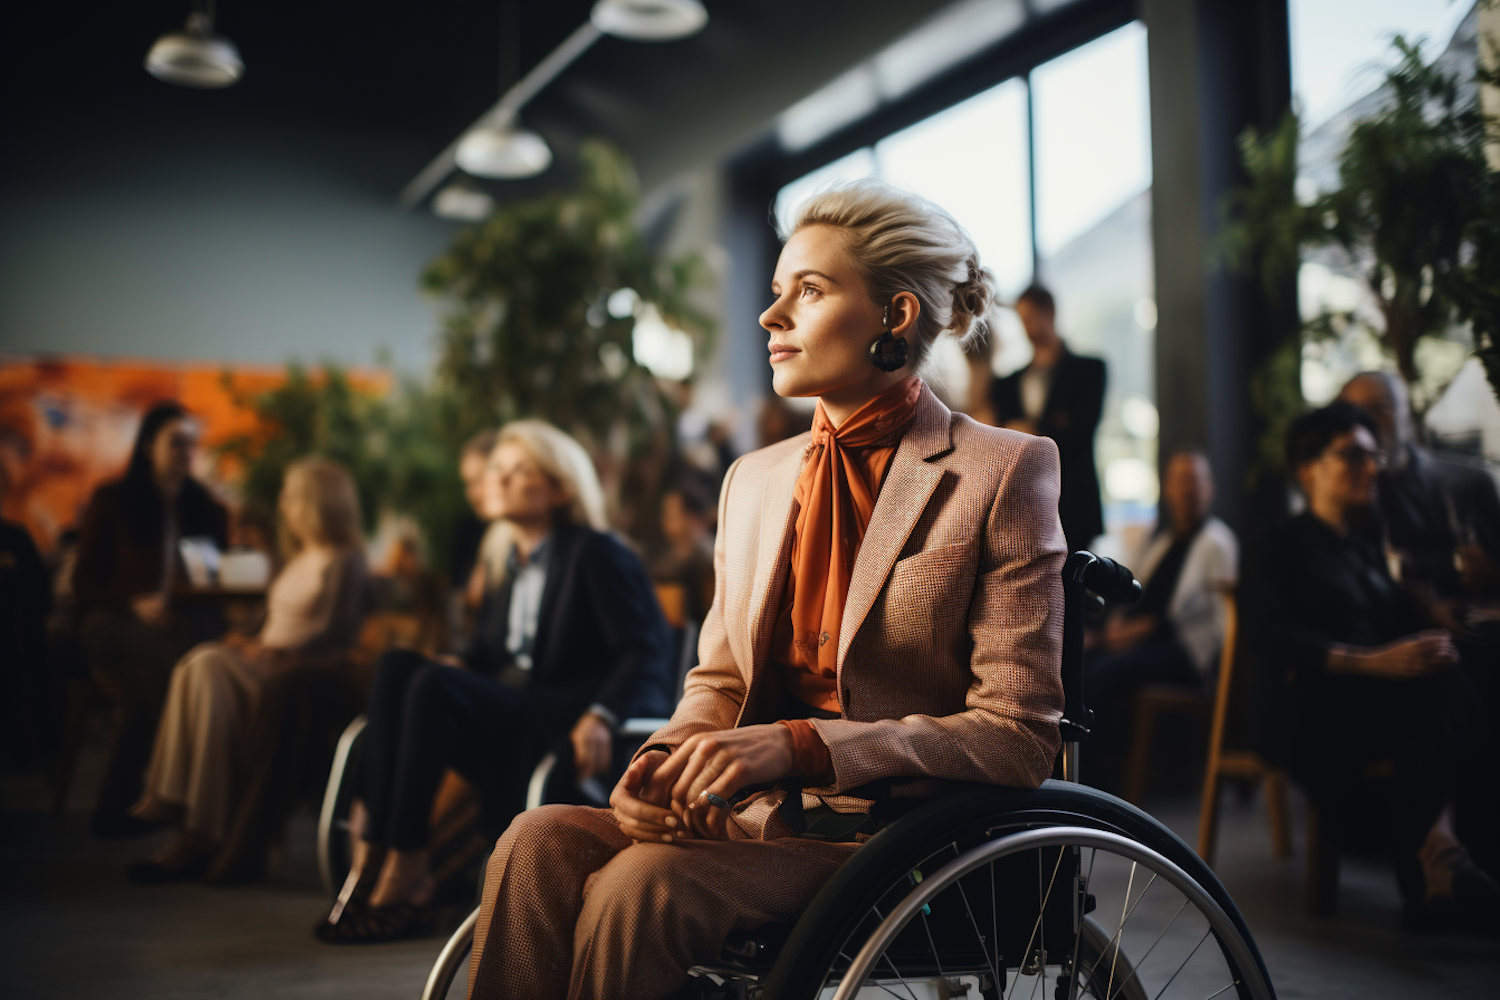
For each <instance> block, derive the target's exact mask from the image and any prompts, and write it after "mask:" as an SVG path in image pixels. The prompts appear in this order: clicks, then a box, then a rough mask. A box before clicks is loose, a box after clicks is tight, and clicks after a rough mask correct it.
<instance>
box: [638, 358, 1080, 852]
mask: <svg viewBox="0 0 1500 1000" xmlns="http://www.w3.org/2000/svg"><path fill="white" fill-rule="evenodd" d="M809 442H810V437H809V435H807V434H802V435H799V436H798V437H795V438H792V439H791V440H788V441H784V442H782V443H780V444H777V445H772V446H771V447H769V448H763V449H761V450H760V451H756V452H753V453H751V454H749V455H745V456H744V457H743V458H741V459H739V460H738V461H736V462H735V463H734V465H732V466H731V467H730V469H729V472H728V474H727V475H726V477H725V480H724V488H723V492H722V494H721V496H720V499H719V535H718V540H717V542H716V544H715V546H714V569H715V573H716V577H715V585H714V586H715V589H714V603H713V607H712V609H710V611H709V613H708V619H707V621H706V622H705V623H704V627H703V633H702V637H701V639H700V641H699V645H698V666H696V667H695V668H693V670H692V671H691V672H690V673H689V674H688V676H687V684H686V688H685V690H684V693H683V698H682V701H681V702H680V703H679V705H678V707H677V710H676V712H675V713H673V716H672V719H671V721H670V722H669V723H668V724H667V726H665V727H664V728H663V729H661V730H660V731H658V732H657V733H656V734H655V735H654V736H652V737H651V738H650V739H649V740H647V741H646V745H648V746H649V745H652V744H665V745H667V746H676V745H677V744H680V743H681V742H682V741H684V740H686V739H687V738H688V737H689V736H691V735H693V734H694V733H699V732H714V731H719V730H723V729H730V728H733V727H735V726H737V725H750V724H753V723H757V722H770V721H774V718H775V715H774V710H773V709H772V710H769V711H768V710H766V709H764V708H762V706H763V705H764V704H765V702H766V700H768V696H767V692H768V691H770V690H772V689H773V688H774V687H775V685H772V684H769V683H767V682H766V680H765V678H766V674H767V666H768V658H767V652H768V650H769V648H770V644H771V632H772V629H773V628H774V626H775V621H776V615H777V611H778V609H779V607H780V597H781V590H782V586H783V584H784V582H785V580H786V574H787V566H788V563H789V560H790V557H791V546H792V535H793V524H794V521H795V518H796V509H795V506H796V505H795V503H794V501H793V499H792V493H793V489H794V487H795V484H796V481H797V476H798V473H799V472H800V470H801V468H802V463H803V461H804V459H805V458H806V456H807V453H808V451H809ZM1059 484H1060V472H1059V463H1058V455H1057V447H1056V446H1055V445H1054V444H1053V443H1052V441H1050V440H1049V439H1047V438H1043V437H1033V436H1031V435H1027V434H1021V433H1018V432H1015V431H1007V430H1000V429H997V428H993V427H987V426H984V425H982V424H979V423H976V422H975V421H973V420H971V419H970V418H969V417H967V416H965V415H963V414H955V413H952V412H951V411H949V409H948V408H947V407H946V406H944V405H943V404H942V402H941V401H940V400H938V398H937V397H936V396H934V395H933V394H932V391H931V390H930V389H928V388H925V387H924V388H923V391H922V396H921V398H920V400H919V401H918V403H917V412H916V417H915V419H914V420H913V422H912V425H911V427H910V428H909V429H908V430H907V432H906V435H905V437H903V438H902V440H901V444H900V446H899V447H898V448H897V450H896V455H895V458H894V459H893V460H892V462H891V466H890V469H889V471H888V472H887V474H886V479H885V483H884V485H883V486H882V488H881V491H880V496H879V499H878V501H877V503H876V505H875V511H874V513H873V514H872V516H871V519H870V525H869V528H868V530H867V531H866V533H865V539H864V543H863V545H862V546H861V548H860V550H859V555H858V557H857V558H856V560H855V564H854V570H853V579H852V580H851V582H850V585H849V595H848V599H847V601H846V602H845V609H844V619H843V623H842V626H841V629H840V635H839V651H838V689H839V693H840V699H841V701H842V704H843V715H842V718H840V719H837V720H815V721H814V722H813V725H814V726H815V727H816V729H817V731H818V734H819V735H820V736H821V737H822V738H823V741H824V742H825V743H827V745H828V750H829V754H830V756H831V757H832V760H833V770H834V774H835V781H834V783H833V784H832V785H830V786H828V787H827V788H820V789H809V790H807V792H805V793H804V804H805V805H806V806H807V807H809V808H810V807H812V806H815V805H818V804H819V803H820V801H821V802H827V803H828V804H830V805H832V806H833V807H834V808H836V809H839V810H840V811H851V810H854V809H861V808H868V805H869V804H868V802H866V801H863V800H861V799H858V798H854V797H850V796H846V795H843V794H842V793H843V792H845V791H847V790H849V789H854V788H858V787H859V786H861V785H864V784H866V783H868V782H872V781H876V780H878V779H882V778H897V779H901V778H906V779H910V778H936V779H950V780H957V781H973V782H987V783H991V784H998V785H1014V786H1023V787H1034V786H1036V785H1038V784H1040V783H1041V781H1042V780H1043V779H1044V778H1046V777H1048V776H1049V775H1050V774H1051V773H1052V765H1053V760H1054V758H1055V757H1056V755H1057V750H1058V745H1059V742H1060V738H1059V735H1058V725H1057V724H1058V720H1059V719H1060V718H1061V717H1062V708H1063V691H1062V679H1061V658H1062V618H1063V595H1062V581H1061V572H1062V564H1063V560H1064V558H1065V557H1066V555H1067V551H1066V546H1065V544H1064V541H1063V534H1062V527H1061V524H1060V522H1059V520H1058V515H1057V501H1058V490H1059ZM771 669H772V670H775V669H777V668H776V667H775V666H774V665H772V666H771ZM933 790H935V788H934V786H933V785H932V783H931V782H922V783H921V784H920V785H909V786H907V789H906V794H924V793H925V794H930V793H931V792H932V791H933ZM895 794H898V795H899V794H901V792H900V791H899V790H898V791H897V792H896V793H895ZM783 796H784V793H783V792H781V791H779V790H772V791H769V792H763V793H760V794H758V795H755V796H752V797H750V798H749V799H747V800H745V801H744V802H742V803H740V804H739V805H738V806H737V807H736V810H735V820H736V823H737V825H738V826H739V827H740V835H742V836H751V837H761V838H768V837H773V836H780V835H785V833H786V831H785V827H784V826H783V825H782V824H780V823H779V821H777V820H776V818H775V810H776V807H777V806H778V805H779V804H780V802H781V799H782V797H783Z"/></svg>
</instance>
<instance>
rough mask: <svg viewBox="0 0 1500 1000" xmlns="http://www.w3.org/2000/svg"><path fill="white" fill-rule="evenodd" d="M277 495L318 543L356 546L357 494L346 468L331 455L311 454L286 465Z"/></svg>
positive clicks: (337, 547) (348, 547)
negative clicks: (296, 512) (328, 457)
mask: <svg viewBox="0 0 1500 1000" xmlns="http://www.w3.org/2000/svg"><path fill="white" fill-rule="evenodd" d="M281 495H282V498H283V499H284V500H287V501H289V502H290V503H291V504H292V506H293V508H294V509H295V510H297V511H298V513H299V516H300V517H301V518H303V523H302V524H301V525H298V526H297V527H298V528H300V529H302V530H304V531H306V532H307V533H308V534H310V535H311V536H312V540H313V541H314V542H316V543H317V544H319V545H327V546H329V547H331V548H336V549H352V548H358V547H359V545H360V544H361V539H360V517H359V494H358V493H357V492H356V491H355V489H354V479H353V477H352V476H350V475H349V470H348V469H345V468H344V467H343V466H342V465H340V464H339V463H337V462H335V461H332V460H331V459H327V458H323V457H321V456H318V455H312V456H309V457H307V458H302V459H298V460H297V461H295V462H293V463H292V464H291V465H289V466H287V470H286V475H285V476H284V477H283V478H282V481H281Z"/></svg>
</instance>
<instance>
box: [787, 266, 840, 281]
mask: <svg viewBox="0 0 1500 1000" xmlns="http://www.w3.org/2000/svg"><path fill="white" fill-rule="evenodd" d="M809 274H815V275H817V276H818V277H820V278H822V279H823V280H824V281H827V282H831V283H833V284H835V285H837V284H841V282H840V281H839V280H838V279H837V278H835V277H832V276H831V275H827V274H824V273H823V272H822V271H814V270H813V269H812V268H810V267H805V268H803V269H802V270H800V271H798V272H797V273H796V274H794V275H792V277H793V278H795V279H796V280H798V281H801V280H802V279H803V278H805V277H807V276H808V275H809Z"/></svg>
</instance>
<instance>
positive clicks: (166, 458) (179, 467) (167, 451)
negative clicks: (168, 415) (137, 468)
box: [151, 417, 198, 482]
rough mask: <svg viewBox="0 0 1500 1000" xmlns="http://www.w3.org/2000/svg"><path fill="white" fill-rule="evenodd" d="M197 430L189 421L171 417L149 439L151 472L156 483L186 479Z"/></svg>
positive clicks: (191, 464)
mask: <svg viewBox="0 0 1500 1000" xmlns="http://www.w3.org/2000/svg"><path fill="white" fill-rule="evenodd" d="M197 443H198V429H197V427H195V426H194V425H193V422H192V421H191V420H186V419H184V418H182V417H173V418H172V419H171V420H168V421H167V422H166V423H164V424H162V425H161V429H160V430H158V431H157V432H156V437H154V438H152V439H151V471H152V472H153V473H155V475H156V479H157V481H158V482H178V481H181V480H183V479H186V478H187V476H188V473H190V472H191V471H192V468H193V448H194V446H196V445H197Z"/></svg>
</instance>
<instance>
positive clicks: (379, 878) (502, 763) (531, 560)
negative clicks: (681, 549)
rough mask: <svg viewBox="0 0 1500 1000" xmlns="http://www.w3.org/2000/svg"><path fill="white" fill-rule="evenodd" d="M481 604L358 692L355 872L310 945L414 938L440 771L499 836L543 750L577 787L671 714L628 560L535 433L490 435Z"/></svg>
mask: <svg viewBox="0 0 1500 1000" xmlns="http://www.w3.org/2000/svg"><path fill="white" fill-rule="evenodd" d="M483 505H484V513H485V514H486V516H488V517H489V518H490V519H491V520H492V522H493V523H492V524H491V526H490V529H489V532H488V534H487V535H486V537H485V541H484V543H483V545H482V547H481V552H480V558H481V560H482V562H483V564H484V574H485V581H484V584H485V586H484V596H483V600H482V602H481V605H480V610H479V618H478V622H477V623H476V626H475V629H474V635H473V638H472V640H471V642H470V644H469V646H468V648H467V649H466V650H465V651H464V653H463V654H462V656H461V657H458V658H456V659H451V660H448V661H446V662H444V661H431V660H428V659H426V658H425V657H423V656H421V655H420V654H417V653H413V652H409V651H406V650H396V651H393V652H390V653H387V654H385V655H384V656H383V657H381V659H380V662H379V663H377V664H376V667H375V679H374V681H373V683H372V684H371V685H370V702H369V707H368V709H367V711H366V714H367V715H368V717H369V720H370V723H369V726H368V728H367V729H366V737H365V740H366V742H365V749H364V753H363V756H362V762H363V773H362V775H361V776H360V778H359V779H357V781H358V784H357V787H359V788H360V789H361V791H360V797H359V799H357V800H356V808H354V809H353V810H351V815H350V819H351V826H352V827H354V828H355V829H358V830H359V831H360V837H359V839H358V840H356V843H355V845H354V851H353V864H352V866H351V870H350V873H349V879H348V881H347V882H346V883H345V886H344V890H343V892H341V893H340V895H339V898H338V900H337V901H336V902H335V904H334V906H333V908H332V910H331V911H330V913H329V915H328V917H327V918H326V919H325V920H323V921H320V922H319V924H318V925H317V927H316V928H315V931H314V933H315V934H316V936H317V937H318V938H319V939H320V940H323V941H326V942H328V943H330V944H360V943H370V942H375V941H390V940H396V939H398V938H405V937H412V936H414V935H419V934H423V933H425V932H426V931H427V930H428V929H429V928H430V927H431V924H432V920H433V914H434V910H433V905H432V904H433V897H434V894H435V892H436V890H437V885H436V884H435V882H434V880H433V877H432V871H431V864H430V862H431V852H430V851H429V850H428V835H429V832H430V831H429V817H430V816H431V813H432V802H433V798H434V797H435V796H436V794H437V789H438V784H439V782H440V781H441V779H442V776H443V772H444V771H445V770H447V769H448V768H452V769H454V770H456V771H458V772H459V773H460V774H462V775H463V776H464V777H465V778H467V779H468V780H469V781H470V782H471V783H472V784H473V785H474V786H475V787H476V788H477V789H478V790H479V793H480V805H481V822H482V823H483V824H484V825H485V826H486V827H488V828H489V830H490V831H491V833H492V834H494V835H496V836H498V835H499V833H500V832H501V831H502V830H504V829H505V826H506V824H507V823H509V822H510V819H511V817H512V816H514V815H515V814H516V812H517V811H518V810H519V809H520V808H521V805H522V804H523V802H524V799H525V787H526V779H527V777H528V776H529V775H530V773H531V771H532V769H533V768H534V767H535V765H536V762H537V761H538V760H539V759H540V758H541V757H542V755H543V754H544V753H545V752H546V751H547V749H548V747H549V746H557V747H558V748H559V749H561V750H564V751H569V750H570V751H571V758H572V765H573V768H574V772H575V776H576V777H577V778H579V779H580V780H582V779H583V778H587V777H590V776H592V775H594V774H599V773H602V772H604V771H605V770H606V769H607V768H608V767H609V766H610V764H611V758H612V756H613V747H614V738H613V734H612V732H611V730H612V728H613V727H614V725H615V724H616V723H618V722H620V721H623V720H625V719H629V718H634V717H640V716H653V717H659V716H661V715H664V714H665V713H666V712H667V710H668V709H669V707H670V702H669V697H670V695H669V691H670V687H671V638H670V633H669V631H668V628H667V623H666V620H665V618H663V616H662V612H661V608H660V607H659V606H658V604H657V602H656V595H655V592H654V591H653V589H652V587H651V582H650V579H649V578H648V577H647V575H646V569H645V567H644V566H643V565H641V561H640V559H638V558H637V557H636V555H635V554H634V553H633V552H631V551H630V550H629V549H627V548H626V547H625V546H624V545H623V544H621V543H620V541H619V540H618V539H616V538H615V537H613V536H612V535H610V534H608V533H606V532H605V531H604V530H603V528H604V498H603V493H602V491H601V490H600V487H599V480H598V477H597V476H596V475H595V472H594V466H593V463H592V461H590V459H589V456H588V454H587V453H586V452H585V451H584V450H583V448H582V446H581V445H579V444H578V442H577V441H574V440H573V439H572V438H571V437H569V436H568V435H567V434H565V433H563V432H562V431H560V430H558V429H557V428H556V427H553V426H552V425H550V424H547V423H544V422H542V421H540V420H519V421H515V422H513V423H510V424H507V425H505V426H504V427H503V428H501V430H500V435H499V439H498V443H497V444H496V445H495V449H494V451H492V452H491V453H490V459H489V464H488V467H487V468H486V470H485V474H484V497H483Z"/></svg>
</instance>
